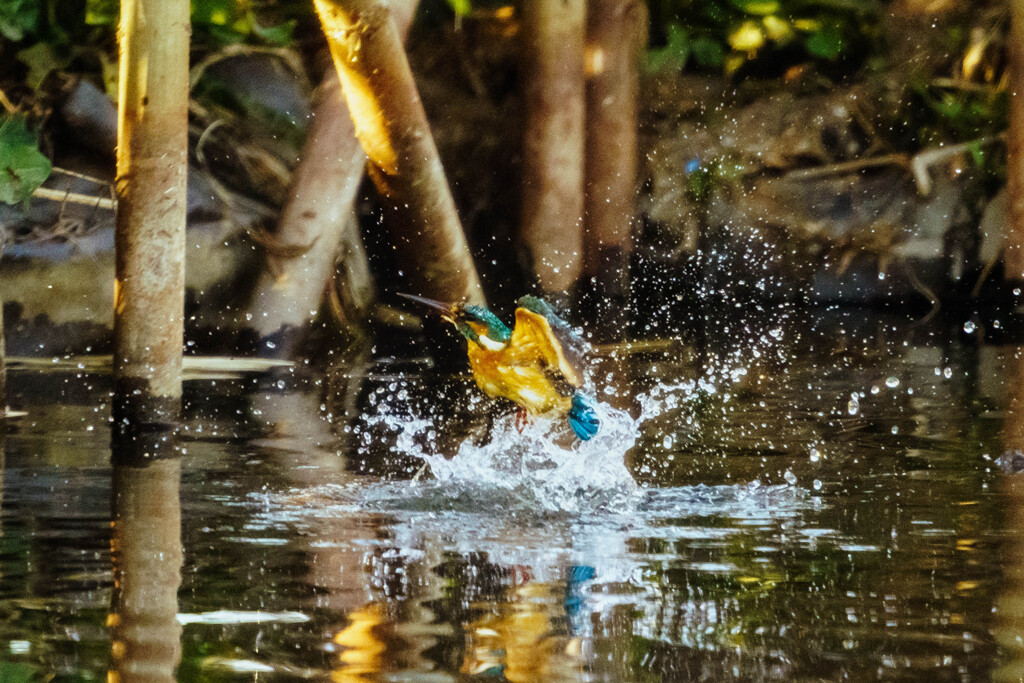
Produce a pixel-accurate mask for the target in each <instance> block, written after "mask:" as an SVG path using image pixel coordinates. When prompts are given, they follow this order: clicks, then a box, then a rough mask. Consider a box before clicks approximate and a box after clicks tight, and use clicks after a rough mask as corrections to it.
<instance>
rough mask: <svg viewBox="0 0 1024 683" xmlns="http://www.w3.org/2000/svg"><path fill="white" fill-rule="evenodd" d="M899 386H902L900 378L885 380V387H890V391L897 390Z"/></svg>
mask: <svg viewBox="0 0 1024 683" xmlns="http://www.w3.org/2000/svg"><path fill="white" fill-rule="evenodd" d="M899 385H900V379H899V377H889V378H888V379H886V380H885V386H887V387H889V388H890V389H895V388H896V387H898V386H899Z"/></svg>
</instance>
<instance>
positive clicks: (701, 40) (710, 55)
mask: <svg viewBox="0 0 1024 683" xmlns="http://www.w3.org/2000/svg"><path fill="white" fill-rule="evenodd" d="M691 48H692V50H693V58H694V59H696V60H697V64H699V65H700V66H703V67H714V68H718V67H720V66H722V62H723V61H724V60H725V48H724V47H723V46H722V43H720V42H719V41H717V40H715V39H714V38H709V37H708V36H698V37H697V38H694V39H693V43H692V44H691Z"/></svg>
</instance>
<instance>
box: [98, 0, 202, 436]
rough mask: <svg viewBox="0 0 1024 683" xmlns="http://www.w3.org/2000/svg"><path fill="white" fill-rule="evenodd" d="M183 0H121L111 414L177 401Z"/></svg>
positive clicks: (162, 414)
mask: <svg viewBox="0 0 1024 683" xmlns="http://www.w3.org/2000/svg"><path fill="white" fill-rule="evenodd" d="M189 30H190V29H189V3H188V0H122V3H121V25H120V27H119V29H118V35H119V36H120V41H121V55H120V68H121V73H120V90H119V97H118V125H117V199H118V212H117V227H116V231H115V252H116V253H115V282H114V379H115V391H116V393H117V399H116V401H115V414H116V415H117V417H118V422H120V418H121V417H126V418H130V419H132V420H137V421H140V422H151V421H152V422H160V421H166V420H168V419H173V418H174V416H176V414H177V411H178V410H179V408H180V403H181V347H182V337H183V323H184V321H183V315H184V311H183V309H184V300H185V299H184V297H185V294H184V287H185V211H186V201H185V176H186V168H187V161H188V50H189Z"/></svg>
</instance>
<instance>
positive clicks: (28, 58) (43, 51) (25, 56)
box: [18, 42, 67, 90]
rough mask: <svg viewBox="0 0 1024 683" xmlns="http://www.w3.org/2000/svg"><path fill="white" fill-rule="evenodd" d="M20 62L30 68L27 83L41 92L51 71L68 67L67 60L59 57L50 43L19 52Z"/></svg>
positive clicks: (41, 43)
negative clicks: (41, 87)
mask: <svg viewBox="0 0 1024 683" xmlns="http://www.w3.org/2000/svg"><path fill="white" fill-rule="evenodd" d="M18 61H19V62H21V63H22V64H24V65H25V66H27V67H28V75H27V76H25V83H26V84H27V85H28V87H30V88H32V89H33V90H39V86H41V85H42V84H43V81H45V80H46V77H47V76H49V75H50V72H51V71H55V70H58V69H62V68H64V67H65V66H67V60H65V59H63V58H61V57H58V56H57V54H56V53H55V52H54V51H53V48H52V47H51V46H50V44H49V43H43V42H39V43H36V44H35V45H33V46H32V47H27V48H25V49H24V50H20V51H19V52H18Z"/></svg>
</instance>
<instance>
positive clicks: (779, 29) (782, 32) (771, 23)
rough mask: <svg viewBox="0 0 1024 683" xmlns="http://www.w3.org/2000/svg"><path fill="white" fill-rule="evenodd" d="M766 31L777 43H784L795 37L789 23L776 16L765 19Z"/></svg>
mask: <svg viewBox="0 0 1024 683" xmlns="http://www.w3.org/2000/svg"><path fill="white" fill-rule="evenodd" d="M764 31H765V33H767V34H768V37H769V38H771V39H772V40H774V41H775V42H776V43H783V42H785V41H787V40H789V39H790V38H792V37H793V28H792V27H791V26H790V25H789V22H788V21H786V20H785V19H780V18H779V17H776V16H770V17H765V18H764Z"/></svg>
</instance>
